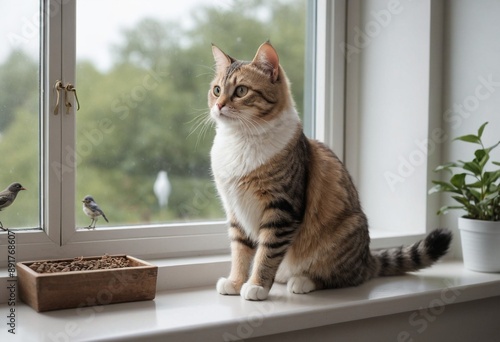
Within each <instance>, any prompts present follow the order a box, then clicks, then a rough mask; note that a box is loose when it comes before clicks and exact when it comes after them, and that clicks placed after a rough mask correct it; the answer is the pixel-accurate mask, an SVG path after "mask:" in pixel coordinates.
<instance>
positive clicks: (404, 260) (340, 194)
mask: <svg viewBox="0 0 500 342" xmlns="http://www.w3.org/2000/svg"><path fill="white" fill-rule="evenodd" d="M212 51H213V55H214V59H215V62H216V75H215V78H214V80H213V81H212V84H211V89H210V90H209V93H208V103H209V107H210V116H211V118H212V119H213V120H214V121H215V123H216V136H215V139H214V143H213V147H212V150H211V163H212V172H213V175H214V179H215V183H216V185H217V190H218V192H219V194H220V197H221V199H222V202H223V205H224V209H225V211H226V214H227V217H228V221H229V237H230V240H231V254H232V265H231V273H230V275H229V277H228V278H227V279H226V278H221V279H220V280H219V281H218V282H217V291H218V292H219V293H221V294H224V295H237V294H240V295H241V296H242V297H243V298H245V299H247V300H264V299H266V298H267V296H268V293H269V290H270V288H271V286H272V284H273V282H274V281H277V282H280V283H287V287H288V290H289V291H290V292H292V293H308V292H311V291H314V290H319V289H325V288H339V287H346V286H355V285H359V284H362V283H363V282H365V281H367V280H368V279H370V278H373V277H377V276H389V275H400V274H404V273H405V272H410V271H416V270H418V269H421V268H424V267H428V266H430V265H431V264H432V263H434V262H435V261H436V260H438V259H439V258H440V257H441V256H443V255H444V254H445V253H446V251H447V250H448V247H449V244H450V241H451V233H450V232H448V231H446V230H440V229H436V230H434V231H433V232H431V233H430V234H429V235H428V236H427V237H426V238H425V239H424V240H422V241H419V242H417V243H415V244H413V245H411V246H403V247H399V248H393V249H389V250H382V251H376V252H372V251H370V249H369V245H370V237H369V235H368V223H367V219H366V216H365V214H364V213H363V211H362V209H361V205H360V202H359V198H358V193H357V190H356V188H355V187H354V184H353V182H352V180H351V177H350V176H349V174H348V173H347V171H346V169H345V168H344V166H343V164H342V163H341V162H340V160H339V159H338V158H337V156H336V155H335V154H334V153H333V152H332V151H331V150H330V149H329V148H328V147H327V146H326V145H324V144H322V143H321V142H319V141H316V140H311V139H308V138H306V136H305V135H304V133H303V131H302V124H301V121H300V119H299V116H298V114H297V111H296V109H295V103H294V101H293V99H292V97H291V93H290V85H289V82H288V79H287V77H286V75H285V72H284V71H283V69H282V68H281V66H280V64H279V59H278V54H277V53H276V50H275V49H274V48H273V47H272V46H271V44H270V43H269V42H266V43H264V44H262V45H261V46H260V48H259V49H258V51H257V54H256V55H255V57H254V59H253V60H252V61H251V62H244V61H239V60H236V59H234V58H232V57H230V56H228V55H227V54H225V53H224V52H223V51H222V50H220V49H219V48H217V47H216V46H213V47H212Z"/></svg>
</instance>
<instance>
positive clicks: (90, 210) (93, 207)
mask: <svg viewBox="0 0 500 342" xmlns="http://www.w3.org/2000/svg"><path fill="white" fill-rule="evenodd" d="M82 202H83V212H84V213H85V214H86V215H87V216H88V217H90V218H91V219H92V221H90V225H89V226H88V228H95V225H96V222H97V218H98V217H99V216H102V217H104V219H105V220H106V222H109V221H108V219H107V218H106V215H104V212H103V211H102V210H101V208H99V206H98V205H97V203H96V202H95V201H94V198H93V197H92V196H90V195H89V196H85V198H84V199H83V201H82ZM92 224H94V225H93V226H92Z"/></svg>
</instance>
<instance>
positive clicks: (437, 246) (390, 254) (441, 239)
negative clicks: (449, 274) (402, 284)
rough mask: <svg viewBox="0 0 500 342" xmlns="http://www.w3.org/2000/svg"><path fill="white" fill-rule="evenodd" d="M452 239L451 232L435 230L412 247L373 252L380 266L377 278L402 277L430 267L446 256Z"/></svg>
mask: <svg viewBox="0 0 500 342" xmlns="http://www.w3.org/2000/svg"><path fill="white" fill-rule="evenodd" d="M451 239H452V234H451V232H450V231H449V230H446V229H435V230H433V231H432V232H431V233H430V234H429V235H427V236H426V237H425V239H423V240H420V241H418V242H416V243H414V244H412V245H409V246H401V247H397V248H391V249H384V250H378V251H372V254H373V256H374V257H375V260H376V262H377V263H378V266H379V267H378V269H379V272H378V274H376V276H393V275H401V274H404V273H406V272H412V271H417V270H420V269H422V268H426V267H429V266H431V265H432V264H434V263H435V262H436V261H437V260H438V259H439V258H441V257H442V256H443V255H445V254H446V252H447V251H448V248H449V247H450V242H451Z"/></svg>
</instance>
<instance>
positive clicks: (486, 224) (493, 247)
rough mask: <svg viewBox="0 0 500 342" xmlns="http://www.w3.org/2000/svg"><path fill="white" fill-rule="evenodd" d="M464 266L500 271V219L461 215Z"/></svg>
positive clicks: (474, 269) (482, 270) (459, 222)
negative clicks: (470, 217)
mask: <svg viewBox="0 0 500 342" xmlns="http://www.w3.org/2000/svg"><path fill="white" fill-rule="evenodd" d="M458 229H460V237H461V238H462V252H463V255H464V266H465V267H466V268H467V269H469V270H472V271H479V272H500V221H481V220H471V219H467V218H463V217H460V218H459V219H458Z"/></svg>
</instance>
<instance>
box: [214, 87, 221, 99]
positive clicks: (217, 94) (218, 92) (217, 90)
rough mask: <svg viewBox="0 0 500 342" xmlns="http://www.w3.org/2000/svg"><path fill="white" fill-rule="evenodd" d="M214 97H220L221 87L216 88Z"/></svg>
mask: <svg viewBox="0 0 500 342" xmlns="http://www.w3.org/2000/svg"><path fill="white" fill-rule="evenodd" d="M214 95H215V96H217V97H219V96H220V87H219V86H215V87H214Z"/></svg>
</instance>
